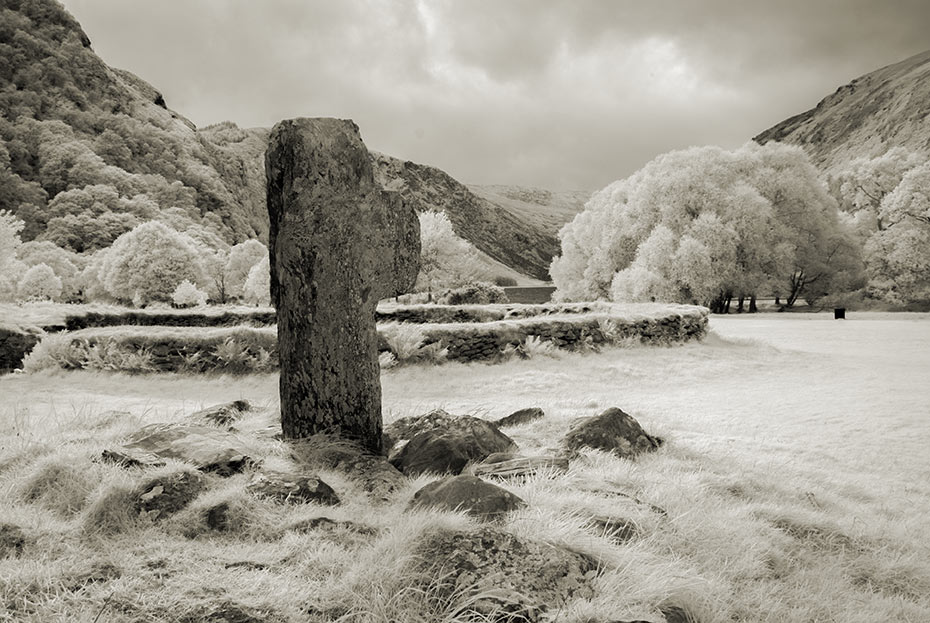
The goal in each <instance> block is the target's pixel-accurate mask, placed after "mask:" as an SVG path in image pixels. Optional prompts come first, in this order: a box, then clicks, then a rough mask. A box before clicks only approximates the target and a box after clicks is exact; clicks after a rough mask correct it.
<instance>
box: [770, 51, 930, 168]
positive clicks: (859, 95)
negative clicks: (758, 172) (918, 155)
mask: <svg viewBox="0 0 930 623" xmlns="http://www.w3.org/2000/svg"><path fill="white" fill-rule="evenodd" d="M928 115H930V51H927V52H924V53H922V54H918V55H916V56H912V57H911V58H908V59H906V60H903V61H901V62H900V63H895V64H894V65H889V66H887V67H883V68H882V69H879V70H877V71H873V72H872V73H869V74H866V75H864V76H862V77H860V78H856V79H855V80H853V81H852V82H850V83H849V84H846V85H843V86H841V87H840V88H838V89H837V90H836V91H835V92H834V93H833V94H832V95H829V96H827V97H826V98H824V99H823V100H821V101H820V103H818V104H817V106H816V107H815V108H812V109H811V110H808V111H806V112H803V113H801V114H799V115H796V116H794V117H791V118H790V119H786V120H785V121H782V122H781V123H779V124H778V125H775V126H773V127H771V128H769V129H768V130H766V131H764V132H762V133H761V134H759V135H758V136H756V137H755V138H754V140H755V141H756V142H759V143H766V142H768V141H782V142H786V143H794V144H797V145H801V146H803V147H804V148H805V150H806V151H807V152H808V153H809V154H810V156H811V158H812V159H813V160H814V162H815V163H816V164H818V165H819V166H820V167H821V168H822V169H823V170H824V171H826V172H831V171H832V170H834V169H835V168H836V167H839V166H842V165H843V164H844V163H846V162H848V161H849V160H852V159H853V158H856V157H860V156H867V157H873V156H878V155H881V154H883V153H884V152H886V151H887V150H888V149H889V148H891V147H904V148H907V149H908V150H910V151H922V152H930V120H928Z"/></svg>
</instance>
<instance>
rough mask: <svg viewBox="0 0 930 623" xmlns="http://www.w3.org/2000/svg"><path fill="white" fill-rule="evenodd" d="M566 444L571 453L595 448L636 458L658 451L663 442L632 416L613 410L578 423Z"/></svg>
mask: <svg viewBox="0 0 930 623" xmlns="http://www.w3.org/2000/svg"><path fill="white" fill-rule="evenodd" d="M564 445H565V448H566V449H567V450H568V451H569V452H577V451H578V450H580V449H581V448H594V449H596V450H603V451H604V452H612V453H614V454H616V455H617V456H619V457H620V458H624V459H632V458H635V457H636V456H637V455H639V454H641V453H643V452H653V451H655V450H656V449H658V448H659V446H661V445H662V440H661V439H660V438H658V437H653V436H652V435H650V434H649V433H647V432H646V431H644V430H643V427H642V426H640V425H639V422H637V421H636V420H635V419H634V418H633V417H632V416H631V415H628V414H626V413H624V412H623V411H621V410H620V409H618V408H616V407H611V408H610V409H607V410H606V411H604V412H603V413H601V414H600V415H596V416H593V417H584V418H579V419H577V420H575V422H574V423H573V424H572V427H571V429H570V430H569V432H568V434H567V435H566V436H565V439H564Z"/></svg>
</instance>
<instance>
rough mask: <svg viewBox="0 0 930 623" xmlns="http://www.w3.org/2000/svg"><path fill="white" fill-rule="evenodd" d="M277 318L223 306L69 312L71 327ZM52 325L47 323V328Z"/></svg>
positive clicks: (261, 322) (264, 322) (269, 312)
mask: <svg viewBox="0 0 930 623" xmlns="http://www.w3.org/2000/svg"><path fill="white" fill-rule="evenodd" d="M276 322H277V317H276V315H275V311H274V310H273V309H271V308H259V309H234V310H230V309H223V310H210V309H207V310H204V311H201V310H189V309H177V310H145V309H127V310H125V311H116V310H114V311H87V312H83V313H79V314H67V315H66V316H65V328H66V329H68V330H69V331H77V330H80V329H89V328H92V327H116V326H123V325H132V326H147V327H150V326H160V327H232V326H236V325H243V324H247V325H253V326H257V327H264V326H271V325H273V324H275V323H276ZM50 328H51V327H46V330H48V329H50Z"/></svg>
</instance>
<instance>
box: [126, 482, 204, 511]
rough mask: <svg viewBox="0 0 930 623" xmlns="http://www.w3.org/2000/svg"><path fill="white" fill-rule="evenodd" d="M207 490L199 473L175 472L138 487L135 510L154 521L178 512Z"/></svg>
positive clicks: (135, 494)
mask: <svg viewBox="0 0 930 623" xmlns="http://www.w3.org/2000/svg"><path fill="white" fill-rule="evenodd" d="M206 488H207V485H206V479H205V478H204V477H203V476H202V475H201V474H198V473H197V472H187V471H184V472H173V473H170V474H165V475H162V476H157V477H155V478H152V479H150V480H148V481H146V482H144V483H143V484H141V485H139V486H138V487H136V489H135V490H134V492H133V497H134V498H135V503H134V509H135V510H136V512H138V513H139V514H144V515H148V516H149V517H150V518H152V519H160V518H162V517H166V516H167V515H171V514H173V513H176V512H178V511H179V510H181V509H182V508H184V507H185V506H187V505H188V504H190V503H191V502H192V501H193V500H194V499H195V498H196V497H197V496H198V495H200V493H201V492H203V491H204V490H205V489H206Z"/></svg>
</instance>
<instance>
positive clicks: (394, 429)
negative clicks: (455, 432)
mask: <svg viewBox="0 0 930 623" xmlns="http://www.w3.org/2000/svg"><path fill="white" fill-rule="evenodd" d="M454 419H455V416H454V415H450V414H449V413H446V411H444V410H443V409H434V410H432V411H430V412H429V413H424V414H423V415H411V416H408V417H402V418H400V419H399V420H394V421H393V422H391V423H390V424H388V425H387V426H385V427H384V433H383V436H382V439H383V443H382V448H383V449H384V452H385V454H387V455H388V456H390V451H391V450H392V449H393V448H395V447H396V445H397V444H398V443H399V442H401V441H409V440H410V439H411V438H412V437H414V436H415V435H416V434H417V433H423V432H426V431H429V430H435V429H437V428H442V427H443V426H445V425H447V424H448V423H449V422H451V421H452V420H454Z"/></svg>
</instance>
